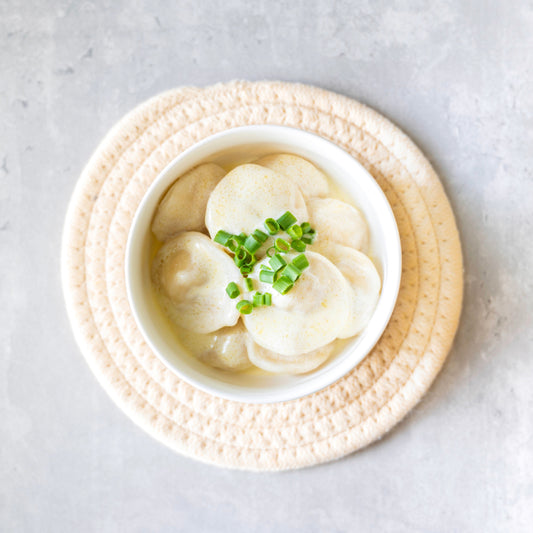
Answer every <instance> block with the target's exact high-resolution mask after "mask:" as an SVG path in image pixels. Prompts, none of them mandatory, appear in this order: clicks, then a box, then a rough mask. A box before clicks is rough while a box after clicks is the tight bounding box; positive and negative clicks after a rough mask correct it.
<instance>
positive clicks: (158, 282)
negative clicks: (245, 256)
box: [152, 231, 241, 333]
mask: <svg viewBox="0 0 533 533" xmlns="http://www.w3.org/2000/svg"><path fill="white" fill-rule="evenodd" d="M240 278H241V273H240V272H239V269H238V268H237V267H236V266H235V264H234V263H233V261H232V260H231V258H230V257H229V256H228V255H227V254H226V253H224V252H223V251H222V250H221V249H220V248H219V247H218V245H216V244H215V243H214V242H213V241H212V240H211V239H210V238H209V237H207V236H205V235H203V234H202V233H197V232H195V231H190V232H184V233H180V234H179V235H178V236H177V237H175V238H174V239H172V240H170V241H168V242H167V243H165V244H164V245H163V246H162V247H161V248H160V250H159V252H158V253H157V255H156V257H155V258H154V261H153V263H152V280H153V282H154V285H155V287H156V289H157V291H158V293H159V295H160V297H161V301H162V305H163V307H164V308H165V310H166V312H167V314H168V315H169V316H170V318H171V319H172V320H173V321H174V322H175V323H176V324H177V325H178V326H181V327H183V328H186V329H189V330H191V331H194V332H196V333H209V332H211V331H216V330H217V329H220V328H223V327H224V326H233V325H235V324H236V323H237V320H238V319H239V312H238V311H237V309H236V308H235V301H234V300H230V299H229V298H228V296H227V294H226V292H225V289H226V287H227V285H228V283H230V282H231V281H238V280H239V279H240Z"/></svg>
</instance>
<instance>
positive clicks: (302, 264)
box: [291, 254, 309, 272]
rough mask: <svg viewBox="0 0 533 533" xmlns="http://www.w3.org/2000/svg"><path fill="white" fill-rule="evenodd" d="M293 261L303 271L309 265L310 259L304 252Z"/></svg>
mask: <svg viewBox="0 0 533 533" xmlns="http://www.w3.org/2000/svg"><path fill="white" fill-rule="evenodd" d="M291 263H292V264H293V265H294V266H295V267H296V268H297V269H298V270H299V271H300V272H301V271H302V270H305V269H306V268H307V267H308V266H309V261H308V260H307V257H305V255H304V254H300V255H297V256H296V257H295V258H294V259H293V260H292V261H291Z"/></svg>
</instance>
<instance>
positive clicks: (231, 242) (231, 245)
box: [226, 238, 239, 253]
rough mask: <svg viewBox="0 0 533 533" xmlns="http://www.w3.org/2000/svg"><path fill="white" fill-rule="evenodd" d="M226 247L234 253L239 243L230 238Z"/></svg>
mask: <svg viewBox="0 0 533 533" xmlns="http://www.w3.org/2000/svg"><path fill="white" fill-rule="evenodd" d="M226 246H227V247H228V248H229V249H230V250H231V251H232V252H233V253H235V252H236V251H237V249H238V248H239V243H238V242H237V241H236V240H235V239H234V238H231V239H230V240H229V241H228V242H227V244H226Z"/></svg>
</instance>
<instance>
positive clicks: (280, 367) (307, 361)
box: [248, 339, 333, 374]
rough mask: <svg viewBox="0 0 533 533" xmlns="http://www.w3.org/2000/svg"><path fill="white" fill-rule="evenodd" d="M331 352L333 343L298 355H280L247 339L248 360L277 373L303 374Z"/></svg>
mask: <svg viewBox="0 0 533 533" xmlns="http://www.w3.org/2000/svg"><path fill="white" fill-rule="evenodd" d="M332 352H333V343H329V344H326V346H322V348H318V349H316V350H314V351H312V352H309V353H304V354H300V355H292V356H291V355H281V354H279V353H275V352H272V351H270V350H267V349H266V348H263V347H262V346H259V344H257V343H256V342H254V341H253V340H252V339H249V340H248V356H249V358H250V361H251V362H252V363H253V364H254V365H255V366H257V367H258V368H262V369H263V370H266V371H267V372H274V373H277V374H280V373H283V374H304V373H305V372H310V371H311V370H314V369H315V368H317V367H319V366H320V365H321V364H322V363H323V362H324V361H326V359H328V357H329V356H330V355H331V353H332Z"/></svg>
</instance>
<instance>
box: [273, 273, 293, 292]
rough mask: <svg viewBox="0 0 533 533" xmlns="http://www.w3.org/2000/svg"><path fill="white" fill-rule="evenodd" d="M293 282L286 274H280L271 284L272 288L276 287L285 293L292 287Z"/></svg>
mask: <svg viewBox="0 0 533 533" xmlns="http://www.w3.org/2000/svg"><path fill="white" fill-rule="evenodd" d="M293 285H294V283H293V282H292V281H291V280H290V279H289V278H288V277H286V276H281V278H279V279H278V280H277V281H275V282H274V284H273V285H272V288H273V289H276V290H277V291H278V292H279V293H280V294H287V293H288V292H289V291H290V290H291V289H292V287H293Z"/></svg>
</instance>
